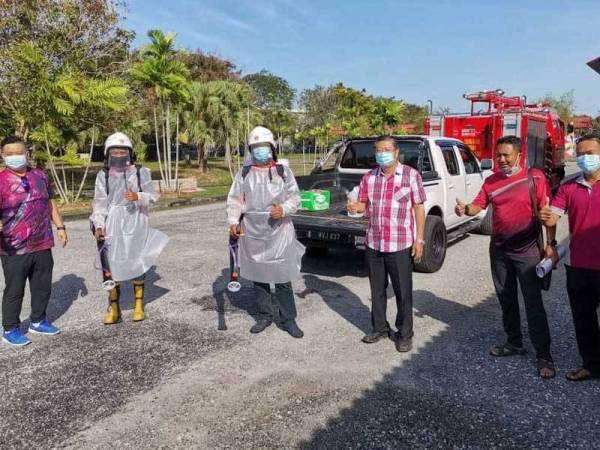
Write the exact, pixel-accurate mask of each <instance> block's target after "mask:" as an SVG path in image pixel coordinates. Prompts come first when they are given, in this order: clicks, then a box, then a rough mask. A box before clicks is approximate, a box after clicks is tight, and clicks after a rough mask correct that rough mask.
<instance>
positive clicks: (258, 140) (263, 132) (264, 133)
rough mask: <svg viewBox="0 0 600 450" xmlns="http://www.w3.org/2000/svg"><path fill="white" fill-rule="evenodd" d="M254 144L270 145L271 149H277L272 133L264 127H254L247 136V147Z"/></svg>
mask: <svg viewBox="0 0 600 450" xmlns="http://www.w3.org/2000/svg"><path fill="white" fill-rule="evenodd" d="M256 144H271V148H273V149H275V148H277V146H276V145H275V139H274V138H273V133H272V132H271V130H269V129H268V128H265V127H255V128H254V129H253V130H252V131H251V132H250V134H249V135H248V145H250V146H254V145H256Z"/></svg>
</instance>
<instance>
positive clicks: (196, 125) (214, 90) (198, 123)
mask: <svg viewBox="0 0 600 450" xmlns="http://www.w3.org/2000/svg"><path fill="white" fill-rule="evenodd" d="M251 100H252V93H251V91H250V88H249V87H248V85H246V84H245V83H239V82H235V81H225V80H222V81H209V82H207V83H192V84H191V85H190V107H189V108H188V111H187V112H186V113H185V114H184V127H185V131H184V134H186V136H188V138H189V140H190V142H192V143H194V144H196V145H197V146H198V149H199V152H198V158H199V161H198V163H199V164H200V167H202V168H203V170H206V168H207V160H206V154H207V150H208V147H209V146H210V145H217V146H221V147H222V148H224V149H225V159H226V161H227V164H228V167H229V170H230V174H231V175H232V177H233V172H234V170H233V161H232V151H231V148H232V146H233V145H239V143H240V141H243V137H244V134H245V133H244V132H243V130H244V129H245V128H246V120H247V118H246V112H247V111H248V108H249V107H250V103H251ZM240 130H241V131H242V132H241V133H240Z"/></svg>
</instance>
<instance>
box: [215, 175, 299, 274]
mask: <svg viewBox="0 0 600 450" xmlns="http://www.w3.org/2000/svg"><path fill="white" fill-rule="evenodd" d="M283 167H284V178H285V181H284V179H283V178H282V177H280V176H279V174H278V173H277V169H276V167H275V166H274V165H273V166H267V167H258V166H252V168H251V169H250V171H249V172H248V174H247V175H246V178H245V179H242V171H241V170H240V171H238V173H237V175H236V177H235V179H234V180H233V184H232V186H231V189H230V191H229V196H228V197H227V221H228V222H229V225H236V224H238V223H239V219H240V216H241V214H242V213H243V214H244V218H243V221H242V230H243V232H244V235H243V236H241V237H240V238H239V255H238V263H239V266H240V274H241V276H242V277H243V278H245V279H247V280H251V281H256V282H258V283H287V282H289V281H291V280H294V279H297V278H299V277H300V265H301V260H302V255H304V246H303V245H302V244H301V243H300V242H298V240H297V239H296V232H295V230H294V224H293V223H292V219H291V218H290V217H289V215H290V214H293V213H295V212H296V211H297V210H298V206H299V205H300V190H299V188H298V184H297V183H296V179H295V178H294V174H293V173H292V171H291V170H290V168H289V167H287V166H283ZM269 171H270V172H271V176H270V177H269ZM273 205H281V206H282V208H283V211H284V217H283V218H281V219H279V220H275V219H273V218H271V216H270V211H271V208H272V207H273Z"/></svg>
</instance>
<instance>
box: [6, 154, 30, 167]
mask: <svg viewBox="0 0 600 450" xmlns="http://www.w3.org/2000/svg"><path fill="white" fill-rule="evenodd" d="M4 162H5V163H6V165H7V167H9V168H11V169H13V170H19V169H24V168H25V167H27V155H8V156H5V157H4Z"/></svg>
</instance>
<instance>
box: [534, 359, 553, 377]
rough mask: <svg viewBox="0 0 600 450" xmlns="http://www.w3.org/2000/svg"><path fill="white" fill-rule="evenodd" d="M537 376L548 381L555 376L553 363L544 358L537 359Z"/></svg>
mask: <svg viewBox="0 0 600 450" xmlns="http://www.w3.org/2000/svg"><path fill="white" fill-rule="evenodd" d="M537 370H538V375H539V376H540V377H541V378H543V379H544V380H550V379H552V378H554V377H555V376H556V368H555V367H554V361H552V360H549V359H544V358H538V359H537Z"/></svg>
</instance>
